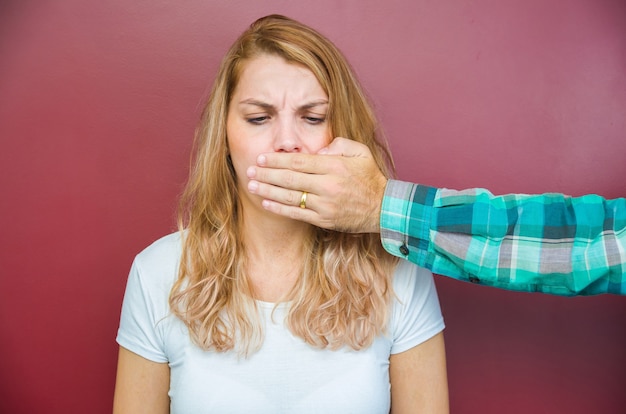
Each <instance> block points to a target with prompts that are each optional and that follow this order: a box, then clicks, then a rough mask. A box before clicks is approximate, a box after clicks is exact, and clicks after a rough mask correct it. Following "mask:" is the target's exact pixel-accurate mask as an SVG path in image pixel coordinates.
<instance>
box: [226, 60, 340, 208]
mask: <svg viewBox="0 0 626 414" xmlns="http://www.w3.org/2000/svg"><path fill="white" fill-rule="evenodd" d="M327 110H328V96H327V95H326V93H325V92H324V90H323V89H322V87H321V85H320V84H319V82H318V81H317V79H316V78H315V76H314V75H313V73H312V72H311V71H310V70H308V69H306V68H305V67H303V66H300V65H297V64H293V63H288V62H287V61H285V60H284V59H283V58H281V57H279V56H276V55H268V54H265V55H261V56H258V57H256V58H253V59H251V60H249V61H248V62H246V63H244V66H243V70H242V73H241V76H240V78H239V84H238V85H237V86H236V88H235V91H234V93H233V96H232V99H231V101H230V103H229V106H228V117H227V119H226V134H227V139H228V148H229V150H230V156H231V159H232V163H233V166H234V168H235V172H236V174H237V185H238V186H239V188H240V190H241V191H240V192H239V193H240V196H241V197H242V198H245V197H248V198H250V197H254V198H255V199H257V203H258V202H260V198H259V197H257V196H252V195H250V194H249V193H248V191H245V188H246V186H247V182H248V178H247V177H246V169H247V168H248V167H250V166H251V165H255V164H256V158H257V156H258V155H259V154H262V153H266V152H272V151H279V152H303V153H316V152H317V151H318V150H319V149H321V148H323V147H324V146H326V145H328V143H329V142H330V128H329V126H328V123H327V120H326V113H327Z"/></svg>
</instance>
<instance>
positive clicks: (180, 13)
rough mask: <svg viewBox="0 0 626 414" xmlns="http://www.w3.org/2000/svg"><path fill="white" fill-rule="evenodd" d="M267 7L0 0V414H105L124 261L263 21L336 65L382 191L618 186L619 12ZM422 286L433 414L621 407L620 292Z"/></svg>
mask: <svg viewBox="0 0 626 414" xmlns="http://www.w3.org/2000/svg"><path fill="white" fill-rule="evenodd" d="M388 3H392V4H388ZM272 4H273V5H272V6H271V7H270V6H267V5H262V4H259V2H257V1H243V0H240V1H230V2H223V1H208V0H188V1H180V2H174V1H171V2H167V1H148V0H133V1H124V0H109V1H93V0H81V1H79V0H64V1H56V2H52V1H45V0H42V1H36V2H35V1H29V0H23V1H18V0H13V1H7V0H4V1H2V2H1V3H0V139H1V141H0V142H1V147H0V173H1V174H0V185H1V188H0V189H1V192H0V352H1V355H2V356H3V358H2V359H3V362H2V363H1V364H0V412H3V413H4V412H6V413H40V412H41V413H44V412H45V413H70V412H72V413H108V412H110V410H111V399H112V392H113V384H114V375H115V363H116V354H117V345H116V344H115V341H114V339H115V334H116V329H117V324H118V318H119V310H120V304H121V299H122V295H123V291H124V286H125V281H126V276H127V273H128V270H129V267H130V264H131V261H132V258H133V256H134V255H135V254H136V253H137V252H138V251H140V250H141V249H142V248H143V247H145V246H146V245H148V244H149V243H150V242H151V241H152V240H154V239H156V238H157V237H159V236H161V235H164V234H166V233H168V232H169V231H171V230H172V229H174V212H175V207H176V198H177V195H178V194H179V193H180V191H181V188H182V184H183V183H184V180H185V177H186V174H187V166H188V159H189V150H190V145H191V137H192V133H193V130H194V126H195V124H196V121H197V119H198V116H199V111H200V109H199V108H200V104H201V102H202V100H203V97H204V96H205V94H206V91H207V89H208V86H209V85H210V83H211V82H212V80H213V76H214V73H215V70H216V66H217V64H218V61H219V59H220V58H221V56H222V55H223V53H224V52H225V50H226V48H227V47H228V45H229V44H230V43H231V42H232V41H233V40H234V38H235V37H236V35H237V34H239V33H240V32H241V31H242V30H243V29H244V28H245V27H246V25H248V24H249V23H250V22H251V21H252V20H254V19H255V18H257V17H260V16H262V15H265V14H269V13H272V12H278V13H283V14H287V15H289V16H292V17H295V18H297V19H300V20H302V21H304V22H306V23H308V24H310V25H312V26H313V27H315V28H317V29H319V30H320V31H321V32H323V33H324V34H326V35H328V36H329V37H330V38H331V39H333V40H334V41H335V42H336V43H337V44H338V46H339V47H340V48H341V49H342V50H343V51H344V52H345V53H346V55H347V56H348V58H349V59H350V61H351V62H352V64H353V65H354V67H355V68H356V70H357V72H358V74H359V76H360V78H361V79H362V81H363V83H364V85H365V87H366V89H367V90H368V92H369V94H370V95H371V97H372V99H373V101H374V103H375V104H376V106H377V107H378V109H379V113H380V115H381V119H382V121H383V124H384V127H385V130H386V132H387V134H388V136H389V139H390V141H391V145H392V149H393V152H394V154H395V157H396V160H397V163H398V170H399V175H400V177H401V178H403V179H406V180H411V181H418V182H422V183H426V184H431V185H437V186H447V187H452V188H465V187H471V186H481V187H487V188H489V189H491V190H492V191H494V192H496V193H506V192H546V191H558V192H565V193H569V194H573V195H581V194H585V193H598V194H601V195H603V196H605V197H610V198H614V197H623V196H625V195H626V184H625V183H624V177H625V176H626V137H625V131H626V3H625V2H624V1H623V0H577V1H574V0H572V1H558V0H519V1H515V0H511V1H489V0H475V1H454V2H436V1H428V0H404V1H396V2H381V1H378V0H367V1H363V0H359V1H356V0H355V1H343V2H336V1H332V0H319V1H315V2H296V1H286V0H285V1H276V2H272ZM436 280H437V284H438V288H439V294H440V298H441V303H442V307H443V311H444V315H445V317H446V323H447V331H446V338H447V349H448V363H449V377H450V393H451V404H452V411H453V412H454V413H478V412H480V413H529V412H532V413H557V412H558V413H590V412H594V413H618V412H622V411H621V410H623V408H624V406H626V393H625V392H624V385H625V384H626V329H624V321H625V319H626V318H625V317H626V300H625V299H624V298H623V297H617V296H608V295H604V296H599V297H592V298H573V299H566V298H559V297H553V296H547V295H541V294H522V293H512V292H506V291H501V290H496V289H491V288H485V287H478V286H473V285H470V284H465V283H460V282H455V281H452V280H450V279H447V278H443V277H437V279H436Z"/></svg>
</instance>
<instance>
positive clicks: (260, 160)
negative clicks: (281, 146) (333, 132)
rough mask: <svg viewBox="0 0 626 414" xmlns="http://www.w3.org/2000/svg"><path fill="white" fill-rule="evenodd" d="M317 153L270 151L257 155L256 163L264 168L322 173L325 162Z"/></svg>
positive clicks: (324, 169)
mask: <svg viewBox="0 0 626 414" xmlns="http://www.w3.org/2000/svg"><path fill="white" fill-rule="evenodd" d="M321 158H322V157H320V156H319V155H314V154H302V153H279V152H271V153H267V154H261V155H259V156H258V157H257V165H258V166H259V167H265V168H283V169H289V170H293V171H299V172H303V173H307V174H323V173H325V172H326V168H325V163H324V161H323V160H322V159H321Z"/></svg>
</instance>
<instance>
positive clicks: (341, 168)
mask: <svg viewBox="0 0 626 414" xmlns="http://www.w3.org/2000/svg"><path fill="white" fill-rule="evenodd" d="M257 164H258V165H257V166H251V167H250V168H248V171H247V175H248V178H250V182H249V184H248V190H249V191H250V192H251V193H252V194H257V195H259V196H261V197H263V198H264V200H263V207H264V208H265V209H267V210H269V211H272V212H274V213H276V214H279V215H282V216H285V217H290V218H293V219H296V220H301V221H305V222H308V223H311V224H313V225H315V226H318V227H323V228H326V229H332V230H338V231H343V232H349V233H378V232H379V231H380V206H381V203H382V199H383V195H384V193H385V186H386V185H387V178H386V177H385V176H384V175H383V174H382V173H381V172H380V170H379V169H378V166H377V165H376V162H375V161H374V158H373V157H372V154H371V152H370V150H369V148H367V147H366V146H365V145H363V144H360V143H358V142H356V141H352V140H349V139H345V138H336V139H335V140H333V142H332V143H331V144H330V145H329V146H328V147H326V148H323V149H322V150H320V151H319V152H318V154H317V155H311V154H300V153H269V154H263V155H260V156H259V157H258V159H257ZM303 191H306V192H308V195H307V198H306V208H300V199H301V197H302V192H303Z"/></svg>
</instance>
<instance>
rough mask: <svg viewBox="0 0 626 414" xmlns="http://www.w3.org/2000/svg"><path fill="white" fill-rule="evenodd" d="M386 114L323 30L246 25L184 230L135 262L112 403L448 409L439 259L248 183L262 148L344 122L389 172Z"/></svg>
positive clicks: (319, 136)
mask: <svg viewBox="0 0 626 414" xmlns="http://www.w3.org/2000/svg"><path fill="white" fill-rule="evenodd" d="M376 127H377V125H376V121H375V119H374V116H373V113H372V111H371V109H370V106H369V104H368V103H367V101H366V99H365V97H364V94H363V92H362V90H361V88H360V87H359V85H358V82H357V81H356V79H355V77H354V75H353V74H352V71H351V70H350V68H349V66H348V65H347V63H346V61H345V59H344V58H343V56H342V55H341V54H340V52H339V51H338V50H337V49H336V48H335V46H334V45H333V44H332V43H330V42H329V41H328V40H327V39H325V38H324V37H323V36H321V35H320V34H318V33H317V32H315V31H313V30H312V29H310V28H308V27H306V26H304V25H302V24H300V23H298V22H295V21H293V20H290V19H288V18H285V17H282V16H268V17H265V18H262V19H259V20H258V21H256V22H255V23H253V24H252V25H251V27H250V28H249V29H248V30H247V31H246V32H244V33H243V34H242V35H241V36H240V38H239V39H238V40H237V41H236V42H235V43H234V45H233V46H232V47H231V49H230V50H229V52H228V53H227V55H226V57H225V58H224V60H223V62H222V65H221V67H220V70H219V73H218V76H217V79H216V81H215V84H214V86H213V90H212V93H211V96H210V98H209V101H208V104H207V106H206V108H205V111H204V114H203V118H202V122H201V125H200V127H199V128H198V131H197V137H196V138H197V155H196V159H195V166H194V168H193V170H192V172H191V176H190V180H189V182H188V184H187V187H186V190H185V193H184V195H183V198H182V202H181V214H180V220H179V227H180V231H179V232H178V233H175V234H172V235H169V236H166V237H164V238H162V239H160V240H158V241H157V242H155V243H154V244H153V245H151V246H150V247H148V248H147V249H146V250H144V251H143V252H142V253H140V254H139V255H138V256H137V258H136V259H135V262H134V263H133V267H132V269H131V273H130V276H129V280H128V286H127V290H126V295H125V298H124V305H123V309H122V317H121V323H120V330H119V333H118V338H117V340H118V343H119V344H120V353H119V362H118V374H117V383H116V390H115V402H114V412H116V413H126V412H128V413H142V412H145V413H168V412H172V413H208V412H211V413H213V412H215V413H223V412H232V413H238V412H247V413H250V412H253V413H309V412H324V413H349V412H354V413H386V412H389V411H390V409H391V411H392V412H393V413H404V412H416V411H419V412H447V410H448V401H447V379H446V369H445V351H444V343H443V334H442V330H443V319H442V317H441V312H440V309H439V303H438V300H437V295H436V292H435V288H434V285H433V280H432V275H431V274H430V273H429V272H428V271H426V270H425V269H421V268H418V267H415V266H414V265H412V264H409V263H408V262H403V263H398V261H397V259H395V258H393V257H392V256H390V255H388V254H387V253H385V252H384V250H383V248H382V247H381V245H380V242H379V241H378V240H377V237H376V236H375V235H345V234H340V233H335V232H329V231H326V230H322V229H319V228H316V227H313V226H311V225H308V224H305V223H302V222H299V221H296V220H291V219H289V218H284V217H280V216H277V215H273V214H272V213H269V212H267V211H266V210H265V209H263V207H262V205H261V198H259V197H257V196H254V195H251V194H250V193H248V191H246V190H245V189H246V186H247V183H248V179H247V177H246V169H247V168H248V166H250V165H253V164H254V162H255V159H256V157H257V156H258V155H259V154H261V153H265V152H269V151H282V152H305V153H306V152H310V153H314V152H316V151H317V150H318V149H320V148H322V147H324V146H325V145H327V144H328V143H329V142H330V140H331V137H333V136H335V135H343V136H349V137H358V138H357V140H358V141H359V142H362V143H363V144H365V145H367V146H368V147H369V148H370V149H371V151H372V152H373V154H374V156H375V158H376V161H377V163H378V164H379V166H380V168H381V169H383V170H384V171H385V172H386V174H387V175H389V173H388V170H389V169H388V168H387V165H386V164H387V161H388V160H389V157H388V152H387V150H386V147H385V146H384V145H383V144H382V143H380V142H379V141H378V140H377V137H376V132H375V131H376ZM307 202H308V203H314V202H315V200H314V199H313V200H311V199H309V200H307V194H306V193H302V195H301V199H300V203H301V207H303V208H306V204H307Z"/></svg>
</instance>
